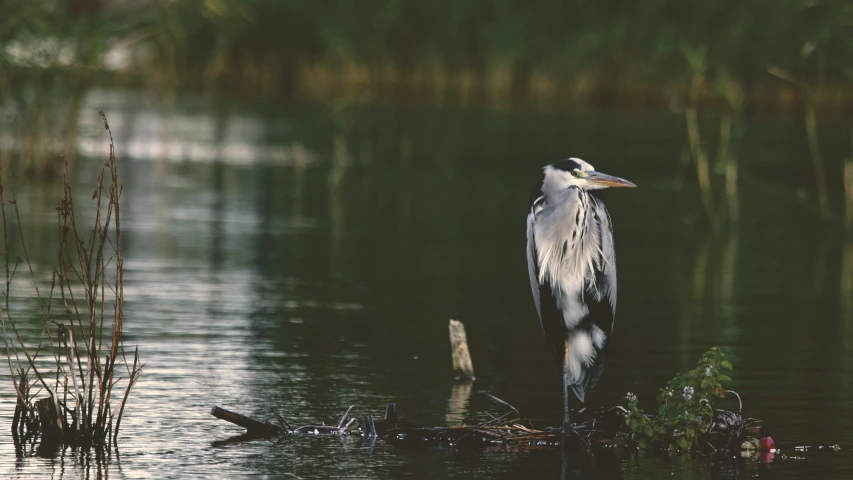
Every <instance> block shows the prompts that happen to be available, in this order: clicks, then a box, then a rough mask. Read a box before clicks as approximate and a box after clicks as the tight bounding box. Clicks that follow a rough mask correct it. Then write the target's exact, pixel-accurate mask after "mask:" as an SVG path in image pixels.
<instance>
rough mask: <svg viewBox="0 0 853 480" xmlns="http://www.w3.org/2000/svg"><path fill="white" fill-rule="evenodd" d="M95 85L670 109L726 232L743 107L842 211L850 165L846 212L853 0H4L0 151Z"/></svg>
mask: <svg viewBox="0 0 853 480" xmlns="http://www.w3.org/2000/svg"><path fill="white" fill-rule="evenodd" d="M93 86H121V87H130V88H137V89H140V90H144V91H147V92H149V93H153V94H154V95H155V96H156V97H158V98H165V99H170V98H174V97H175V95H176V94H177V92H184V91H190V92H208V93H214V94H216V95H222V96H225V97H227V98H232V99H234V98H236V99H240V100H245V99H250V100H263V101H268V100H308V101H312V102H321V103H326V102H329V103H333V104H335V105H338V106H341V105H348V104H367V103H380V104H389V105H401V104H402V105H411V104H427V105H462V106H489V107H520V108H534V109H573V110H574V109H585V108H604V109H611V110H617V109H618V110H629V109H645V110H663V109H669V110H671V111H674V112H677V113H679V114H683V116H684V121H685V124H684V125H685V127H686V128H685V133H686V140H687V143H686V147H685V151H684V152H683V154H682V159H683V161H682V165H680V166H679V167H678V170H679V174H678V177H679V179H678V181H679V182H680V181H681V179H682V178H683V175H682V173H683V172H684V171H685V168H684V166H686V165H687V164H688V163H689V164H691V168H694V167H695V174H696V180H697V182H698V184H699V187H700V190H701V195H702V199H703V204H704V207H705V212H706V214H707V216H708V217H709V219H711V224H712V226H713V227H714V230H715V231H718V230H720V229H721V228H722V227H721V225H722V223H724V220H723V219H730V220H735V221H736V220H737V218H738V216H739V211H738V209H739V207H738V202H739V200H738V182H739V180H738V179H739V176H738V172H739V169H738V160H737V150H738V148H737V146H738V143H739V139H740V136H741V135H742V131H743V128H742V119H743V118H744V117H746V116H749V115H752V114H755V113H760V114H769V115H790V116H798V117H800V118H802V119H803V120H804V127H805V128H804V129H803V133H804V134H805V138H806V140H807V142H808V145H809V153H810V157H811V161H812V165H813V170H814V183H813V184H814V186H815V196H814V202H813V203H812V200H811V199H810V200H809V202H810V205H811V206H814V209H815V210H816V211H818V212H819V214H820V215H821V216H822V217H824V218H826V219H832V218H838V215H837V213H836V212H837V211H838V208H833V205H832V204H833V203H836V202H837V200H833V199H832V198H830V197H831V195H830V191H831V190H832V183H833V181H834V179H835V178H840V177H844V180H843V182H844V185H845V194H844V200H843V205H844V206H843V209H842V211H843V218H844V222H845V223H846V224H847V225H849V226H851V227H853V146H852V147H851V151H850V152H848V153H844V154H842V155H843V156H841V157H839V156H838V155H837V154H835V155H834V158H832V157H833V155H832V154H830V155H826V152H822V150H821V145H820V141H819V137H820V135H819V127H818V119H820V118H823V119H832V120H836V119H838V118H844V119H846V120H847V121H850V118H851V114H853V2H850V1H849V0H786V1H778V0H753V1H751V2H740V1H734V0H722V1H718V2H707V1H696V0H686V1H674V0H648V1H645V2H629V1H625V0H603V1H599V2H581V1H563V2H559V1H554V0H551V1H543V2H536V3H534V4H530V3H528V2H519V1H510V0H491V1H484V0H472V1H464V2H459V1H451V0H409V1H404V0H319V1H313V2H304V1H296V0H278V1H274V0H138V1H134V0H42V1H34V0H6V1H4V2H2V3H0V167H2V166H3V165H6V164H8V163H9V161H8V158H7V156H8V153H7V151H10V150H11V151H14V152H18V154H19V157H20V162H19V164H20V165H22V166H24V167H25V169H27V168H26V167H27V166H28V165H31V164H32V165H35V169H36V170H39V169H41V170H47V169H49V168H48V167H46V166H45V165H46V163H44V162H43V161H42V159H44V158H47V157H48V156H49V155H47V154H46V152H65V153H66V155H67V156H68V157H70V158H72V159H73V157H74V155H75V151H76V150H75V145H76V144H75V141H76V138H77V124H78V121H79V116H80V112H79V110H80V106H81V104H82V99H83V97H84V96H85V94H86V92H88V91H89V90H90V89H91V87H93ZM335 108H337V107H335ZM57 112H59V113H57ZM709 113H710V114H712V115H711V117H713V118H712V121H711V122H707V121H703V118H705V119H707V118H709V116H708V114H709ZM703 124H704V126H703ZM708 124H712V125H716V126H715V127H712V128H709V127H708ZM851 126H853V122H851ZM57 132H62V134H59V135H58V134H57ZM4 136H5V137H4ZM58 138H63V139H64V140H62V141H58V140H57V139H58ZM10 139H11V140H10ZM715 139H718V140H715ZM51 142H52V143H51ZM849 143H850V145H853V128H851V133H850V142H849ZM715 144H716V146H715ZM10 145H13V146H12V147H10ZM825 155H826V156H827V158H826V159H824V156H825ZM712 157H713V158H712ZM30 169H31V168H30ZM839 172H843V174H842V173H839ZM828 177H831V178H828ZM833 210H835V212H834V211H833Z"/></svg>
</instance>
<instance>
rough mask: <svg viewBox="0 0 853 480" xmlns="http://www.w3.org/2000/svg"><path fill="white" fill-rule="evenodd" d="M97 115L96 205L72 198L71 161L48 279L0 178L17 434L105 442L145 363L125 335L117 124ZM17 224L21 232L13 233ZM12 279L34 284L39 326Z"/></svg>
mask: <svg viewBox="0 0 853 480" xmlns="http://www.w3.org/2000/svg"><path fill="white" fill-rule="evenodd" d="M101 117H102V118H103V122H104V128H105V129H106V130H107V132H108V133H109V136H110V155H109V159H108V160H107V161H106V162H104V163H103V164H102V165H101V166H100V169H99V170H98V174H97V178H96V179H95V188H94V193H93V195H92V197H91V201H92V202H93V207H94V208H93V210H91V211H90V210H88V209H87V208H86V207H81V206H79V205H77V204H76V202H75V200H76V199H75V196H74V192H73V189H72V185H71V181H70V179H69V171H68V165H67V164H66V168H65V173H64V182H63V183H64V188H63V192H62V197H61V198H60V200H59V202H58V204H57V207H56V211H57V221H58V224H57V234H58V237H59V248H58V251H57V259H56V262H57V263H56V266H55V267H54V269H53V272H52V275H51V277H50V284H49V285H48V287H49V288H46V289H45V288H44V285H40V283H43V282H40V281H39V277H40V274H41V273H42V272H38V271H36V269H34V267H33V264H32V263H31V261H30V257H29V254H28V253H27V246H26V241H25V239H24V236H23V233H22V231H23V230H22V229H21V228H17V229H15V228H14V225H13V222H17V224H18V226H20V224H21V215H20V212H19V209H18V205H17V202H16V199H15V197H14V194H13V195H12V198H11V200H10V199H8V198H7V197H6V196H5V195H6V193H5V192H4V189H3V185H2V183H0V214H2V220H3V240H4V250H3V255H4V256H3V261H4V267H5V275H6V282H5V289H4V299H3V304H2V305H3V306H2V307H0V317H2V320H0V325H2V330H3V340H4V344H5V348H6V357H7V358H6V359H7V365H8V368H9V372H10V374H11V377H10V378H11V382H12V383H13V386H14V389H15V392H16V394H17V404H16V407H15V414H14V417H13V420H12V432H13V435H14V437H15V439H16V441H18V442H33V443H34V442H36V441H40V442H41V444H42V446H44V445H54V446H58V445H70V446H80V447H90V446H93V447H104V448H107V449H109V447H110V445H111V444H115V442H116V440H117V438H118V433H119V427H120V425H121V420H122V414H123V413H124V407H125V404H126V403H127V399H128V395H129V394H130V391H131V388H132V387H133V386H134V385H135V383H136V381H137V380H138V379H139V375H140V374H141V371H142V367H143V365H142V363H141V362H140V360H139V350H138V348H135V349H134V350H133V352H132V354H127V353H126V349H125V345H124V342H123V338H122V332H123V329H124V309H123V307H124V285H123V276H122V268H123V255H122V234H121V222H120V218H121V217H120V209H119V199H120V198H121V191H122V189H121V185H120V184H119V182H118V170H117V164H116V158H115V150H114V147H113V141H112V132H111V131H110V128H109V124H108V123H107V119H106V116H104V114H103V112H101ZM82 210H86V211H85V212H83V211H82ZM83 217H85V218H87V219H93V220H92V224H91V227H90V229H89V230H86V229H83V228H82V227H81V226H80V225H79V223H80V222H81V218H83ZM16 231H17V232H19V235H18V237H19V238H10V235H9V234H10V232H11V233H13V235H11V236H15V235H14V232H16ZM18 240H20V247H19V249H20V252H21V254H20V255H19V256H18V257H17V259H11V258H10V244H11V243H12V242H17V241H18ZM22 275H23V276H25V277H26V275H29V278H28V279H25V278H21V276H22ZM13 282H14V283H15V284H17V283H18V282H27V283H30V284H31V285H29V286H28V287H26V288H31V289H32V292H33V293H34V297H35V299H36V300H37V302H38V305H37V306H36V307H35V311H36V312H38V316H39V317H40V318H39V320H38V324H39V327H38V329H40V333H38V334H33V333H32V332H33V329H31V328H28V327H31V323H32V322H33V320H32V319H29V318H25V317H27V316H31V315H32V313H31V312H32V307H31V305H26V302H23V301H21V299H18V298H14V299H13V298H11V297H12V295H11V290H13ZM21 288H22V287H15V288H14V290H15V291H16V292H17V291H19V289H21ZM45 290H47V291H46V292H45ZM45 293H46V295H45ZM22 304H23V305H24V308H22ZM36 331H37V330H36Z"/></svg>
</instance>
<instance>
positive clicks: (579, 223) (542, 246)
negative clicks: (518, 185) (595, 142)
mask: <svg viewBox="0 0 853 480" xmlns="http://www.w3.org/2000/svg"><path fill="white" fill-rule="evenodd" d="M565 195H567V197H568V198H567V199H565V200H567V201H562V202H561V201H556V202H554V203H553V204H551V205H548V206H546V207H545V208H542V207H539V208H538V211H537V210H534V211H533V213H534V215H535V221H534V231H533V233H534V238H535V242H536V256H537V261H538V263H539V283H540V285H541V284H543V283H544V282H546V281H547V282H548V283H549V284H550V285H551V286H552V288H554V289H555V290H556V289H558V288H559V289H560V290H561V291H562V292H563V293H564V294H566V295H571V294H574V293H578V294H580V295H583V292H584V287H585V286H586V285H587V284H588V285H589V286H591V288H593V289H595V288H596V286H595V275H594V271H595V265H596V262H597V261H598V259H599V258H602V257H603V255H602V254H601V238H600V235H599V231H598V228H595V226H594V225H593V224H592V222H591V218H593V212H592V210H591V208H590V205H589V200H588V196H587V195H586V194H585V193H582V194H581V195H577V193H575V191H574V189H569V190H568V191H567V192H566V193H565ZM596 294H597V292H596Z"/></svg>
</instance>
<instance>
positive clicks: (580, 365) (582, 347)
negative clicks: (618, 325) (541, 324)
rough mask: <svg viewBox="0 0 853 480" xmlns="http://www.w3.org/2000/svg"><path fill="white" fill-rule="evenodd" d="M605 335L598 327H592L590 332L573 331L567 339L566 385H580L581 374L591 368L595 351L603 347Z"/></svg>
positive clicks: (595, 354)
mask: <svg viewBox="0 0 853 480" xmlns="http://www.w3.org/2000/svg"><path fill="white" fill-rule="evenodd" d="M606 340H607V334H605V333H604V332H603V331H601V329H600V328H598V327H593V329H592V331H591V332H587V331H580V330H579V331H575V333H574V335H572V336H571V337H570V338H569V339H568V342H569V345H568V347H569V362H568V365H567V367H568V368H567V369H566V374H567V375H568V377H569V378H568V384H569V385H575V384H577V383H580V381H581V379H582V377H583V373H584V371H585V370H586V369H588V368H591V367H592V366H593V364H594V363H595V357H596V356H597V352H596V349H599V350H600V349H601V348H603V347H604V343H605V341H606Z"/></svg>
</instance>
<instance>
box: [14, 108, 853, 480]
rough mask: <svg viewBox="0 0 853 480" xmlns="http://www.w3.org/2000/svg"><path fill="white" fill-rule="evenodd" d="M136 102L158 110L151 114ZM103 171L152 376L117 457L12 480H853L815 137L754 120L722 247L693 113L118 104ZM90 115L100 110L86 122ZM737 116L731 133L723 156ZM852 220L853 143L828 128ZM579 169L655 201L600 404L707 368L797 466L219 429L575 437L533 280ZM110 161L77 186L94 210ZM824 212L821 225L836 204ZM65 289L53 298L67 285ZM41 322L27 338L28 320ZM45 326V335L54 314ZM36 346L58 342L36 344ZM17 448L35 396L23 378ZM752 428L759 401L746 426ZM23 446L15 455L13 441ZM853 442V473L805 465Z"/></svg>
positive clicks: (830, 231)
mask: <svg viewBox="0 0 853 480" xmlns="http://www.w3.org/2000/svg"><path fill="white" fill-rule="evenodd" d="M129 98H133V97H129ZM86 107H89V110H90V113H91V115H86V118H84V122H83V124H82V126H81V129H80V131H81V139H80V148H81V151H83V152H84V153H86V152H89V153H92V154H98V155H100V154H101V153H99V152H103V150H104V148H105V142H106V140H105V139H104V137H103V135H102V132H103V130H102V128H101V127H99V126H98V123H97V122H98V118H97V116H96V114H95V112H96V109H97V108H98V107H100V108H103V109H104V110H105V111H106V113H107V115H108V116H109V118H110V123H111V124H112V126H113V129H114V132H115V133H116V142H117V149H118V155H119V158H120V162H121V163H120V174H121V176H122V179H123V184H124V189H125V192H124V196H123V199H122V200H123V202H124V203H123V205H122V208H123V225H124V226H125V235H126V236H125V285H126V289H125V296H126V314H125V317H126V319H127V320H126V327H125V328H126V332H127V338H126V343H128V344H130V345H135V344H138V345H139V348H140V352H141V355H142V357H143V360H144V361H145V362H146V363H147V365H146V367H145V370H144V374H143V377H142V380H141V381H140V383H139V384H138V386H137V387H136V389H135V390H134V391H133V393H132V396H131V400H130V402H129V405H128V409H127V412H126V414H125V418H124V420H123V423H122V436H121V439H120V448H119V451H118V453H117V454H114V455H113V456H112V457H111V458H110V459H108V461H106V462H103V463H100V464H99V463H98V462H96V461H95V458H94V457H93V456H90V455H82V456H80V455H78V454H75V453H74V452H72V451H66V452H64V454H60V455H59V456H57V457H56V458H39V457H27V458H18V459H16V456H15V449H14V446H13V443H12V439H11V437H10V436H8V433H3V434H2V438H0V471H2V472H3V474H4V475H6V476H21V477H51V478H81V477H85V478H98V477H105V478H106V477H110V478H142V477H151V478H188V477H199V476H205V477H209V478H237V477H242V476H249V475H265V476H268V477H270V478H290V477H293V478H307V477H339V476H359V477H371V478H372V477H379V478H388V477H401V476H407V477H413V478H446V477H454V478H469V477H474V476H476V477H501V478H512V477H522V476H524V477H559V476H561V475H562V476H567V477H572V478H574V477H582V478H587V477H602V478H611V477H620V476H621V477H626V478H658V477H660V478H663V477H667V478H671V477H672V476H673V475H675V476H676V477H681V478H694V477H695V478H706V477H716V476H724V477H738V476H753V475H759V476H762V477H764V476H767V477H794V476H797V477H800V476H801V477H846V476H849V475H850V472H851V470H853V455H851V446H853V380H851V379H853V238H851V237H849V236H847V237H845V235H844V234H843V230H842V229H841V228H840V227H839V226H838V225H836V224H833V223H826V222H824V221H822V220H820V219H819V217H818V216H817V215H816V214H815V213H813V210H814V209H812V208H811V207H809V206H808V205H809V204H808V203H804V200H802V199H806V202H807V201H808V199H809V198H813V197H814V191H813V190H814V189H813V184H814V179H813V174H812V170H811V163H810V160H809V157H808V150H807V148H806V144H805V140H804V138H803V135H802V132H803V127H802V124H801V122H798V121H795V120H790V121H779V120H769V119H754V120H750V121H748V122H746V123H745V124H744V125H743V135H742V137H741V138H740V140H739V141H737V142H736V144H735V145H734V146H733V148H734V149H735V151H736V152H737V155H738V157H739V159H740V165H741V180H740V187H741V188H740V196H741V201H740V207H741V221H740V223H739V224H737V225H727V226H725V227H724V228H722V229H721V232H722V233H720V234H717V235H714V234H713V233H712V229H711V228H710V227H709V224H708V222H707V221H706V220H705V217H704V213H703V206H702V203H701V201H700V195H699V193H698V191H697V188H696V187H695V182H694V181H693V177H694V174H693V173H692V171H690V170H688V171H686V172H685V175H683V176H681V177H682V178H683V179H684V181H683V182H680V181H679V178H680V175H681V174H680V173H679V159H680V157H681V155H682V151H683V149H684V148H685V144H686V138H685V134H684V127H683V120H682V117H681V116H679V115H676V114H672V115H648V114H598V113H587V114H575V115H568V114H553V113H519V112H504V111H468V110H449V109H448V110H431V109H423V110H421V109H406V110H396V109H390V108H387V109H386V108H353V107H347V106H336V107H316V106H277V107H275V108H271V107H265V106H261V107H257V106H256V107H252V108H249V107H242V106H238V107H230V106H228V107H224V106H223V107H218V108H210V107H207V106H205V104H204V102H200V101H194V100H187V101H186V102H185V103H180V104H178V106H171V107H169V108H166V107H164V106H162V105H160V104H157V103H155V102H152V101H150V100H142V101H139V102H137V101H131V100H128V99H127V98H125V97H124V96H122V95H121V94H118V93H111V94H105V93H100V94H93V95H92V96H91V97H90V98H89V99H88V100H87V102H86ZM86 107H84V108H83V111H84V112H86V111H87V110H86ZM715 122H716V120H715V119H709V120H708V123H707V125H705V127H706V129H707V138H708V140H707V141H708V147H709V148H711V149H712V151H713V147H714V145H715V143H716V138H717V137H716V133H715V132H716V123H715ZM821 128H822V130H821V132H822V135H823V137H822V141H823V142H824V144H823V145H822V146H823V148H824V154H825V156H826V158H827V162H828V164H829V171H830V174H831V175H830V180H831V182H830V183H831V185H832V186H833V187H832V188H833V190H832V192H831V197H832V199H833V202H834V205H838V204H839V199H840V179H839V175H840V173H839V168H838V164H839V162H840V159H841V158H843V156H844V155H846V154H847V151H846V150H845V148H846V145H848V143H845V142H847V140H846V139H845V138H844V136H843V135H844V133H845V132H847V131H848V130H847V127H846V126H845V125H833V124H823V125H821ZM569 155H571V156H579V157H581V158H584V159H586V160H588V161H590V162H591V163H593V164H594V165H595V166H596V167H597V168H598V169H599V170H602V171H605V172H608V173H612V174H615V175H618V176H621V177H624V178H627V179H630V180H631V181H634V182H635V183H637V184H638V185H639V186H640V188H638V189H635V190H631V191H614V192H608V194H607V196H606V202H607V205H608V207H609V209H610V212H611V215H612V218H613V222H614V226H615V238H616V248H617V253H618V268H619V304H618V309H617V321H616V329H615V334H614V337H613V343H612V350H611V359H610V362H609V364H608V367H607V370H606V373H605V376H604V380H603V381H602V383H601V384H600V385H599V386H598V387H597V388H596V389H595V390H594V391H593V393H591V394H590V395H589V396H588V398H589V401H590V402H591V403H592V404H613V403H616V402H619V401H620V399H621V397H622V396H623V395H624V394H625V392H627V391H632V392H635V393H637V394H638V395H639V396H640V399H641V405H644V406H645V407H646V408H647V409H650V408H651V407H652V405H653V402H654V400H653V397H654V394H655V392H656V389H657V388H658V387H659V386H661V385H663V383H664V382H665V381H666V380H668V379H669V378H670V377H671V376H673V375H674V374H675V373H677V372H678V371H682V370H685V369H687V368H690V367H691V366H692V365H693V364H695V361H696V360H697V358H698V356H699V355H700V354H701V353H702V352H704V351H705V350H706V349H707V348H708V347H711V346H715V345H718V346H721V347H723V348H724V350H725V351H726V352H727V353H728V354H729V355H730V359H731V360H732V362H733V363H734V364H735V372H734V375H733V377H734V382H733V384H732V388H733V389H734V390H736V391H738V392H739V393H740V395H741V397H742V398H743V400H744V410H745V413H746V414H747V415H749V416H753V417H757V418H761V419H763V420H764V421H765V427H764V428H765V432H766V433H767V434H769V435H772V436H773V437H774V438H775V439H776V443H777V445H778V446H779V447H780V448H781V449H782V453H783V454H782V455H777V456H776V458H775V459H774V461H773V462H772V463H771V464H762V463H759V462H757V461H751V460H742V461H731V462H720V461H711V460H709V459H706V458H701V457H699V458H692V457H690V456H686V455H676V456H670V457H666V456H660V455H651V454H648V455H647V454H643V453H641V454H633V453H631V452H622V451H615V452H613V453H612V454H607V455H599V456H596V457H595V458H594V459H593V458H587V457H583V456H577V457H573V456H570V457H567V458H565V457H561V454H560V452H559V451H557V450H553V449H540V450H537V449H502V448H495V449H487V450H457V449H453V448H443V447H433V448H402V447H395V446H390V445H387V444H384V443H383V442H381V441H380V442H377V443H376V444H375V445H374V446H372V447H370V446H367V445H363V444H362V443H361V442H360V441H359V440H356V439H345V438H344V439H342V438H317V437H312V438H288V439H283V440H281V441H278V442H271V441H255V442H251V443H241V444H233V445H229V446H225V447H214V446H212V445H211V443H212V442H213V441H216V440H224V439H227V438H229V437H230V436H232V435H237V434H239V433H240V430H239V429H237V428H234V427H232V426H231V425H229V424H226V423H224V422H221V421H217V420H216V419H214V418H213V417H211V416H210V415H209V411H210V409H211V407H212V406H214V405H220V406H222V407H225V408H230V409H234V410H238V411H241V412H244V413H246V414H249V415H253V416H257V417H261V418H269V417H271V416H272V415H271V409H273V408H274V409H276V410H277V411H279V412H281V413H282V414H283V415H284V416H285V417H286V418H288V419H289V420H290V421H291V423H294V424H307V423H318V422H322V421H325V422H326V423H333V422H336V421H337V419H338V418H339V417H340V416H341V415H342V414H343V412H344V410H345V409H346V408H347V407H348V406H350V405H355V409H354V412H355V413H359V414H360V413H367V412H373V413H376V412H381V411H383V409H384V405H385V403H386V402H388V401H395V402H397V405H398V409H399V413H400V414H401V415H402V416H403V417H406V418H408V419H410V420H412V421H415V422H417V423H422V424H430V425H443V424H447V423H451V424H458V423H460V422H466V421H467V422H475V421H478V420H481V419H483V418H486V417H485V413H484V412H492V411H497V410H499V408H498V407H497V406H496V405H494V404H493V403H491V402H490V401H489V400H488V399H487V398H485V397H484V396H482V395H479V394H478V393H477V392H480V391H484V392H490V393H492V394H494V395H497V396H499V397H501V398H504V399H506V400H507V401H509V402H511V403H512V404H514V405H515V406H516V407H518V408H519V409H520V410H521V411H522V412H524V413H526V414H527V415H528V416H530V417H535V418H542V419H546V420H551V421H552V423H554V424H557V423H558V422H559V418H560V409H561V400H560V390H559V389H560V386H559V376H558V375H557V373H556V368H555V367H554V366H553V365H552V363H551V358H550V353H549V352H548V351H547V347H546V343H545V341H544V339H543V336H542V333H541V330H540V328H539V325H538V321H537V319H536V316H535V315H536V314H535V311H534V309H533V305H532V301H531V298H530V292H529V285H528V283H527V282H528V281H527V273H526V263H525V256H524V242H525V235H524V221H525V215H526V211H527V199H528V193H529V191H530V188H531V186H532V184H533V182H534V181H535V180H536V179H537V176H538V175H539V168H540V167H541V166H543V165H544V164H546V163H549V162H550V161H552V160H554V159H556V158H559V157H563V156H569ZM102 158H103V157H97V156H96V157H92V156H88V157H82V158H80V159H79V161H78V162H77V165H76V167H75V171H76V175H77V180H78V182H79V184H80V188H81V190H83V191H90V185H91V177H93V175H94V173H93V172H94V169H95V168H96V166H97V165H98V164H99V163H100V162H101V161H102V160H101V159H102ZM58 188H59V187H58V183H57V181H56V180H38V181H37V180H34V179H31V180H18V181H16V184H15V189H16V190H17V192H18V203H19V204H20V206H21V209H22V216H23V225H22V228H23V229H24V232H25V234H26V235H27V236H28V238H30V239H31V242H32V246H31V248H30V253H31V255H32V256H33V257H34V258H36V267H37V270H38V271H39V273H40V276H41V277H43V278H48V277H49V271H50V268H51V266H52V263H51V262H52V261H53V255H54V252H55V248H56V245H55V243H54V241H53V240H52V239H53V237H52V236H53V235H54V232H55V230H54V223H53V222H54V214H53V207H54V205H55V200H56V198H57V196H58V193H57V192H58V190H57V189H58ZM812 203H813V201H812ZM46 276H47V277H46ZM20 316H21V315H20V314H19V317H20ZM32 318H33V319H32V322H37V320H36V317H35V316H34V315H33V316H32ZM449 318H457V319H460V320H463V321H464V322H465V324H466V326H467V330H468V337H469V341H470V347H471V351H472V354H473V358H474V365H475V368H476V372H477V377H478V380H477V381H476V383H475V385H474V392H473V393H472V394H471V395H470V397H468V396H466V394H465V392H464V390H462V389H460V388H459V387H458V386H455V385H454V382H453V374H452V372H451V368H450V358H449V357H450V352H449V346H448V342H447V320H448V319H449ZM34 325H36V324H35V323H34ZM0 382H2V383H0V399H2V404H0V415H2V419H0V420H2V422H3V423H4V424H6V425H8V422H9V421H10V417H11V415H12V410H13V407H14V393H13V390H12V388H11V386H10V385H9V382H8V372H7V373H6V374H5V375H4V376H3V377H2V378H0ZM730 406H731V407H732V408H734V403H733V404H732V405H730ZM2 431H3V432H8V430H7V429H6V428H3V429H2ZM832 444H839V445H840V446H841V452H838V453H826V452H823V451H809V452H799V451H796V450H795V447H797V446H802V445H832Z"/></svg>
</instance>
